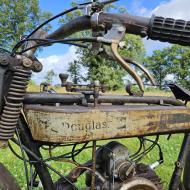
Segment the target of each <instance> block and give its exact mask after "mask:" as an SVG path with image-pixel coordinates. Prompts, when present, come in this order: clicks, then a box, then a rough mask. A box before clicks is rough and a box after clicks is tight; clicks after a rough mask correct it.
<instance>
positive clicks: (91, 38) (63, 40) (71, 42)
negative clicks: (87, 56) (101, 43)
mask: <svg viewBox="0 0 190 190" xmlns="http://www.w3.org/2000/svg"><path fill="white" fill-rule="evenodd" d="M73 41H81V42H97V38H96V37H89V38H68V39H61V40H51V39H49V41H47V42H44V43H40V44H37V45H35V46H32V47H30V48H27V49H25V50H23V51H21V52H19V53H18V54H23V53H24V52H26V51H29V50H31V49H36V48H38V47H40V46H48V45H51V44H54V43H62V44H69V45H76V43H73ZM77 45H80V46H84V45H83V44H77ZM84 47H87V46H84Z"/></svg>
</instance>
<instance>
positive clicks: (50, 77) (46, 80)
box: [44, 69, 56, 85]
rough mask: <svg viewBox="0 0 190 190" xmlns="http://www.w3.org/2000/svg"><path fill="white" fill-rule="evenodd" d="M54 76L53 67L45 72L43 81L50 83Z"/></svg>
mask: <svg viewBox="0 0 190 190" xmlns="http://www.w3.org/2000/svg"><path fill="white" fill-rule="evenodd" d="M55 76H56V74H55V72H54V70H53V69H51V70H49V71H48V72H47V74H46V76H45V77H44V79H45V82H47V83H48V84H50V85H52V82H53V78H54V77H55Z"/></svg>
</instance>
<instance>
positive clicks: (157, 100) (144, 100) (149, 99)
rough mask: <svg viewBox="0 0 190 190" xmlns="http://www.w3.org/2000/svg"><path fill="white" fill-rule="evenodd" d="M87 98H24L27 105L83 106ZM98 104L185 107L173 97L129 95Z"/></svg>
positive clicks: (43, 95) (42, 95)
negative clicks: (83, 101) (56, 104)
mask: <svg viewBox="0 0 190 190" xmlns="http://www.w3.org/2000/svg"><path fill="white" fill-rule="evenodd" d="M84 98H85V95H84V94H77V93H74V94H68V93H67V94H66V93H63V94H59V93H57V94H48V93H28V94H27V95H26V96H25V97H24V103H25V104H49V103H61V104H72V103H73V104H74V103H76V104H81V103H82V100H83V99H84ZM87 102H88V103H94V99H93V98H91V99H88V100H87ZM98 103H99V104H102V103H110V104H118V105H121V104H126V103H132V104H157V105H163V104H171V105H174V106H182V105H184V104H183V103H182V102H181V101H179V100H176V99H175V98H173V97H163V96H144V97H132V96H127V95H100V96H99V97H98Z"/></svg>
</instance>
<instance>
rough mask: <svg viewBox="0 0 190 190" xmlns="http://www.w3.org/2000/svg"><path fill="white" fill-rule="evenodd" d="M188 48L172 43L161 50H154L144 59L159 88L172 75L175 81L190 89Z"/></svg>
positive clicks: (189, 51) (189, 52)
mask: <svg viewBox="0 0 190 190" xmlns="http://www.w3.org/2000/svg"><path fill="white" fill-rule="evenodd" d="M189 58H190V48H189V47H182V46H179V45H172V46H169V47H167V48H164V49H163V50H156V51H154V52H153V55H152V56H150V57H148V58H147V59H146V65H147V67H148V68H149V69H150V70H151V71H152V73H153V74H154V76H155V78H156V79H157V82H158V84H159V86H160V88H161V86H162V84H164V83H166V82H168V81H167V80H166V79H167V76H169V75H170V76H172V78H173V82H176V83H178V84H180V85H182V86H184V87H186V88H189V89H190V73H189V70H190V60H189Z"/></svg>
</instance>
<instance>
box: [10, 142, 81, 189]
mask: <svg viewBox="0 0 190 190" xmlns="http://www.w3.org/2000/svg"><path fill="white" fill-rule="evenodd" d="M12 141H13V142H14V143H15V144H17V145H19V146H20V143H19V141H17V140H16V139H15V138H13V139H12ZM21 145H22V148H23V151H24V150H25V152H27V153H28V154H30V155H31V156H32V157H33V158H34V159H36V160H37V161H38V162H40V163H41V164H42V165H44V166H46V167H47V168H49V169H50V170H51V171H53V172H54V173H56V174H57V175H58V176H59V177H61V178H63V179H64V180H65V181H66V182H68V183H69V184H70V185H72V186H73V187H74V188H75V189H76V190H78V188H77V187H76V186H75V185H74V184H73V183H72V182H71V181H70V180H69V179H67V177H65V176H64V175H62V174H61V173H60V172H58V171H57V170H56V169H54V168H53V167H52V166H51V165H49V164H47V163H46V162H45V161H44V160H42V158H40V157H38V156H37V155H36V154H35V153H34V152H32V151H31V150H30V149H28V148H27V147H26V146H24V145H23V144H21Z"/></svg>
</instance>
